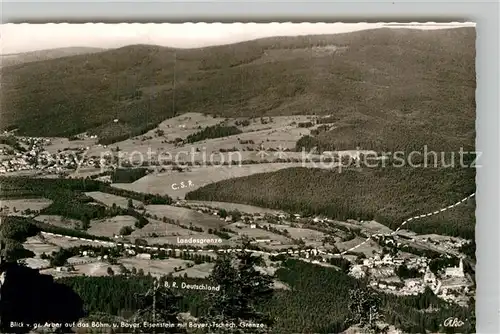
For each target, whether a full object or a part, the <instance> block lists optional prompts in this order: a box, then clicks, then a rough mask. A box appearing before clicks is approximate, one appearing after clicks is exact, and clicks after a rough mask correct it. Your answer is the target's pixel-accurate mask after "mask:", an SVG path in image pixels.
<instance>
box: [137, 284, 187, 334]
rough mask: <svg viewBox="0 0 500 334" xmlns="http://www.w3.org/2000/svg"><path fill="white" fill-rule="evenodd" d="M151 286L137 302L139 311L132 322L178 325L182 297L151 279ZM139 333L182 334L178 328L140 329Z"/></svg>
mask: <svg viewBox="0 0 500 334" xmlns="http://www.w3.org/2000/svg"><path fill="white" fill-rule="evenodd" d="M152 282H153V286H152V287H151V289H150V290H149V291H148V292H147V293H146V294H144V295H140V296H139V298H138V301H137V305H138V308H139V311H138V312H137V313H136V314H135V316H134V322H144V321H148V322H151V323H174V324H175V323H178V315H179V307H178V305H179V301H180V300H181V299H182V297H180V296H178V295H176V294H174V293H173V292H172V290H170V289H168V288H166V287H165V285H164V284H160V283H161V281H160V280H158V279H156V278H155V279H153V280H152ZM138 331H139V332H140V333H183V332H184V331H183V330H181V329H180V328H178V327H177V328H176V327H174V328H169V327H166V328H147V327H146V328H140V329H138Z"/></svg>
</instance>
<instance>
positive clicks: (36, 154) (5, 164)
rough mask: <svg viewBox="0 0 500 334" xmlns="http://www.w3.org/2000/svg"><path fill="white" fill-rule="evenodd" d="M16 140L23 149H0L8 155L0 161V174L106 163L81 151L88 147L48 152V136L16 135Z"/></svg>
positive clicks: (55, 171)
mask: <svg viewBox="0 0 500 334" xmlns="http://www.w3.org/2000/svg"><path fill="white" fill-rule="evenodd" d="M16 141H17V143H18V144H20V145H22V147H24V148H25V150H23V151H19V150H18V151H17V152H8V150H7V149H5V148H2V149H0V154H2V155H6V156H8V157H7V158H4V159H3V160H2V161H0V174H5V173H12V172H19V171H30V170H32V171H43V172H44V173H47V174H59V173H61V172H64V171H67V170H74V169H76V168H78V167H95V166H96V165H103V164H106V163H107V161H106V160H105V159H99V158H93V157H86V156H85V155H84V154H83V153H84V151H85V150H88V149H89V147H86V148H85V147H80V148H78V149H76V150H67V151H60V152H57V153H49V152H47V151H46V150H45V147H46V146H47V145H50V144H51V140H50V139H48V138H38V137H16Z"/></svg>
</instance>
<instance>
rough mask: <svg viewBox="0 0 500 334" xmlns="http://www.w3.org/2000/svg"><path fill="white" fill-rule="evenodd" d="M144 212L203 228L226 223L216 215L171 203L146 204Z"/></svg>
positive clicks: (213, 227) (217, 226) (215, 226)
mask: <svg viewBox="0 0 500 334" xmlns="http://www.w3.org/2000/svg"><path fill="white" fill-rule="evenodd" d="M146 212H149V213H151V214H152V215H157V216H158V217H167V218H170V219H174V220H178V221H179V222H180V223H181V224H183V225H189V223H193V226H197V227H201V228H203V229H205V230H207V229H209V228H212V229H215V228H219V227H221V226H224V225H226V223H225V222H223V221H221V220H220V219H219V218H218V217H216V216H210V215H208V214H204V213H200V212H197V211H195V210H190V209H186V208H179V207H175V206H171V205H148V206H146Z"/></svg>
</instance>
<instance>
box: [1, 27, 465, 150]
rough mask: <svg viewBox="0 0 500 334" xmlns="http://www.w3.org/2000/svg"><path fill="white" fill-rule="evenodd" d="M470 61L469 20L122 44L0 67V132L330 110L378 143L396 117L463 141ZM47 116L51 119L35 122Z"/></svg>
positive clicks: (104, 130)
mask: <svg viewBox="0 0 500 334" xmlns="http://www.w3.org/2000/svg"><path fill="white" fill-rule="evenodd" d="M459 40H460V41H461V42H460V43H457V41H459ZM332 46H334V47H336V49H335V48H333V47H332ZM474 61H475V30H474V28H455V29H442V30H417V29H390V28H380V29H373V30H364V31H357V32H351V33H345V34H335V35H308V36H294V37H269V38H263V39H256V40H252V41H245V42H240V43H236V44H229V45H220V46H211V47H204V48H195V49H174V48H168V47H160V46H151V45H139V46H137V45H135V46H125V47H122V48H118V49H111V50H107V51H104V52H99V53H95V54H85V55H76V56H71V57H65V58H59V59H52V60H47V61H42V62H36V63H28V64H24V65H20V66H19V65H18V66H9V67H7V68H3V69H2V72H3V75H2V88H4V90H3V92H4V93H5V94H4V96H5V97H6V98H4V99H2V105H1V107H2V108H1V115H0V116H1V117H2V119H3V122H2V128H18V129H19V130H18V131H19V133H20V134H26V135H47V136H70V135H73V134H76V133H79V132H83V131H89V132H92V133H95V134H98V135H99V136H100V137H101V138H103V137H105V138H106V137H108V138H111V139H112V138H114V137H120V136H121V137H123V134H124V133H131V134H134V135H137V134H140V133H144V132H145V131H147V130H149V129H151V128H153V127H154V126H155V125H156V124H158V123H159V122H161V121H163V120H165V119H167V118H170V117H173V116H175V115H178V114H182V113H185V112H203V113H209V114H217V115H221V116H224V117H241V116H245V117H261V116H267V115H272V116H276V115H295V114H317V115H335V116H337V117H338V118H339V119H341V120H342V122H343V125H345V126H347V127H348V128H349V127H351V128H354V129H355V131H354V132H356V133H358V132H360V131H361V132H364V131H365V128H367V126H366V125H359V124H358V123H363V124H367V123H368V124H369V125H370V126H368V128H370V127H373V129H372V130H369V131H368V133H367V137H370V138H372V137H373V138H375V137H382V140H381V141H382V143H381V144H377V145H378V146H380V147H382V146H383V145H384V143H383V142H384V141H385V139H384V137H386V136H388V135H389V134H388V133H387V132H386V131H385V130H384V128H390V127H391V126H393V125H394V124H399V123H401V126H399V127H401V128H403V129H407V128H410V132H412V131H413V132H415V131H417V130H418V129H415V126H416V125H418V126H420V128H422V129H424V130H425V131H422V132H425V133H428V132H432V131H433V132H434V133H436V136H437V137H436V138H439V140H436V141H437V142H438V143H439V142H442V138H441V137H449V140H448V139H446V138H445V141H444V142H443V144H444V146H446V147H458V146H465V145H466V144H467V145H469V146H470V145H473V141H474V137H473V136H474V134H475V133H474V122H473V119H474V115H475V63H474ZM174 77H175V82H174ZM173 87H175V94H174V93H173ZM138 92H140V93H138ZM453 117H454V118H456V120H453V121H451V122H450V118H453ZM47 118H52V119H57V120H58V122H56V123H52V122H51V124H44V123H46V122H43V120H44V119H47ZM115 118H119V119H120V121H121V126H120V128H119V129H117V127H116V125H114V124H113V119H115ZM357 124H358V125H357ZM414 130H415V131H414ZM427 130H429V131H427ZM431 130H432V131H431ZM348 131H350V130H348ZM464 134H466V135H465V137H464V138H462V137H463V136H464ZM323 136H324V137H326V139H325V140H330V141H331V140H338V137H336V136H335V135H334V134H333V135H332V134H331V133H328V134H325V135H323ZM332 136H333V137H335V138H333V139H332V138H330V137H332ZM431 137H433V136H432V135H431ZM111 141H112V140H111ZM389 146H390V145H389Z"/></svg>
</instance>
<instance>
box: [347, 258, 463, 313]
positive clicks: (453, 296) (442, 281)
mask: <svg viewBox="0 0 500 334" xmlns="http://www.w3.org/2000/svg"><path fill="white" fill-rule="evenodd" d="M403 264H404V265H405V266H406V267H407V268H408V269H413V270H416V271H417V272H418V274H419V275H417V276H418V277H415V278H402V277H398V276H397V274H396V269H397V268H398V267H399V266H401V265H403ZM349 275H351V276H353V277H355V278H358V279H361V278H365V277H367V278H368V279H369V280H370V286H371V287H372V288H375V289H378V290H382V291H385V292H390V293H395V294H398V295H418V294H420V293H423V292H424V291H425V289H426V288H430V289H431V291H433V292H434V294H435V295H436V296H438V297H440V298H442V299H444V300H447V301H451V302H456V303H460V302H461V301H464V300H466V299H465V298H464V295H469V294H471V285H472V284H471V282H470V281H469V280H468V279H467V278H466V274H465V271H464V266H463V260H462V259H460V261H459V265H458V266H457V267H448V268H444V270H443V271H442V273H441V272H440V273H439V274H438V275H436V274H434V273H433V272H432V271H431V270H430V267H429V259H428V258H426V257H411V258H407V259H402V258H398V257H393V256H391V255H390V254H386V255H385V256H383V257H381V256H380V255H375V256H374V257H371V258H368V259H364V260H363V262H362V263H361V264H354V265H352V267H351V269H350V272H349Z"/></svg>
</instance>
